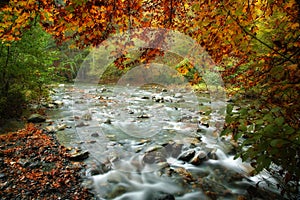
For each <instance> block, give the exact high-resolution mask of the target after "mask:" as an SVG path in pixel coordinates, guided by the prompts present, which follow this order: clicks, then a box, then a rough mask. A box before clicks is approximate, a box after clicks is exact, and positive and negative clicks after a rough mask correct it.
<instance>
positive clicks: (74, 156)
mask: <svg viewBox="0 0 300 200" xmlns="http://www.w3.org/2000/svg"><path fill="white" fill-rule="evenodd" d="M89 154H90V153H89V152H88V151H83V152H77V153H74V154H71V155H70V160H71V161H77V162H80V161H83V160H85V159H87V158H88V157H89Z"/></svg>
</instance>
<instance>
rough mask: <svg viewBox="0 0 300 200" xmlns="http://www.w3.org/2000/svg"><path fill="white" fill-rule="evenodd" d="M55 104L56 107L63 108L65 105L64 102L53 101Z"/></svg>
mask: <svg viewBox="0 0 300 200" xmlns="http://www.w3.org/2000/svg"><path fill="white" fill-rule="evenodd" d="M53 104H54V105H56V106H62V105H63V104H64V102H62V101H60V100H55V101H53Z"/></svg>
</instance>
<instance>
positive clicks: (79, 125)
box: [76, 122, 89, 127]
mask: <svg viewBox="0 0 300 200" xmlns="http://www.w3.org/2000/svg"><path fill="white" fill-rule="evenodd" d="M88 125H89V124H87V123H84V122H79V123H78V124H76V127H83V126H88Z"/></svg>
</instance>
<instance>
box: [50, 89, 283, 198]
mask: <svg viewBox="0 0 300 200" xmlns="http://www.w3.org/2000/svg"><path fill="white" fill-rule="evenodd" d="M52 98H53V101H54V102H55V101H56V102H60V103H59V104H60V105H61V106H60V107H59V108H56V109H52V110H49V113H48V114H49V117H50V118H51V119H52V120H53V122H54V125H56V126H57V127H59V126H62V127H64V128H61V130H60V131H57V137H58V139H59V140H60V142H61V143H62V144H63V145H65V146H67V147H72V148H73V149H82V150H83V151H84V150H87V151H88V152H89V153H90V157H89V158H88V159H87V160H86V163H87V170H86V176H88V177H89V179H90V180H92V184H93V189H94V191H95V194H96V196H97V198H98V199H120V200H127V199H145V200H147V199H149V200H152V199H157V200H158V199H160V200H163V199H165V200H167V199H176V200H193V199H195V200H196V199H197V200H198V199H270V198H271V199H276V195H274V196H272V195H269V194H273V193H268V192H266V191H259V190H258V189H255V190H253V188H255V184H256V183H257V181H259V180H260V177H258V176H256V177H249V176H248V175H249V173H250V172H251V170H252V168H251V167H250V166H249V165H248V164H247V163H242V162H241V161H240V160H239V159H237V160H234V159H233V157H234V153H235V144H234V143H233V142H232V141H231V140H230V138H224V137H222V138H221V137H219V133H220V131H221V128H222V126H223V123H224V117H225V116H224V115H225V114H224V109H225V108H226V103H225V102H212V100H211V99H210V96H209V94H207V93H201V94H196V93H195V92H194V91H193V90H191V89H190V88H175V87H174V88H162V87H160V86H149V87H140V88H136V87H130V86H127V87H123V86H109V85H105V86H100V85H99V86H94V85H83V86H80V87H78V86H77V87H72V86H67V85H61V86H60V87H58V88H55V89H54V93H53V94H52ZM65 127H66V128H65ZM249 191H250V192H249ZM278 199H280V198H278Z"/></svg>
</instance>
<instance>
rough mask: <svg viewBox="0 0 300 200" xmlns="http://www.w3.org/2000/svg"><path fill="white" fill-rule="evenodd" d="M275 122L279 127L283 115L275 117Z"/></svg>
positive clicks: (282, 121)
mask: <svg viewBox="0 0 300 200" xmlns="http://www.w3.org/2000/svg"><path fill="white" fill-rule="evenodd" d="M275 123H276V124H277V126H279V127H281V126H282V125H283V123H284V118H283V117H279V118H276V119H275Z"/></svg>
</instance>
